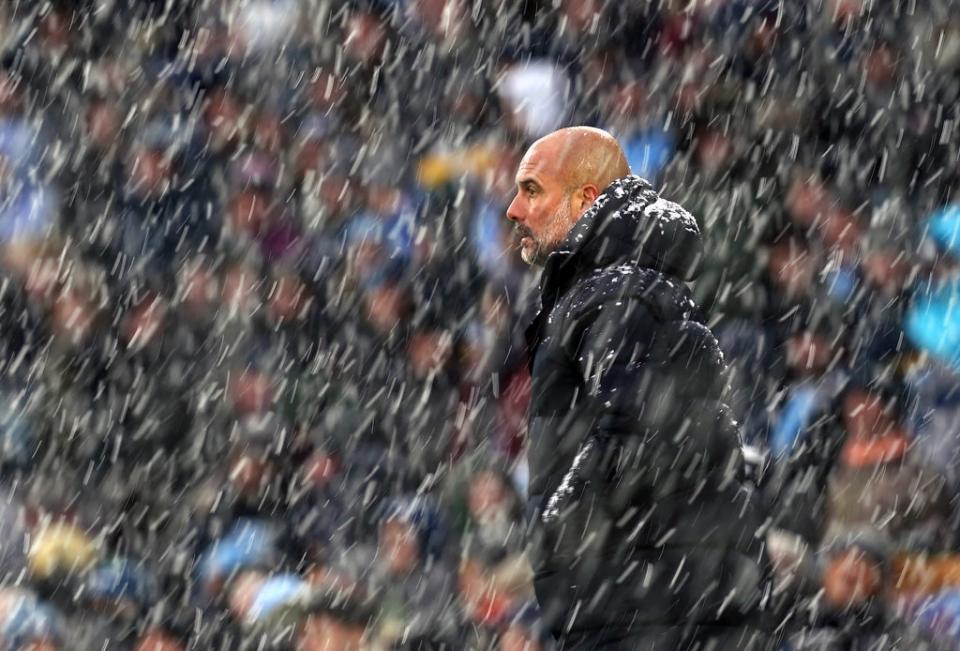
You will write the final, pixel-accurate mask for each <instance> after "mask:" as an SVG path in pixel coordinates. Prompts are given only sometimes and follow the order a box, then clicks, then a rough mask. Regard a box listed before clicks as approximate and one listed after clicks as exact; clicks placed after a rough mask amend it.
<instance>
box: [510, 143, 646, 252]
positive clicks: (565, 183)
mask: <svg viewBox="0 0 960 651" xmlns="http://www.w3.org/2000/svg"><path fill="white" fill-rule="evenodd" d="M629 173H630V167H629V165H628V164H627V159H626V157H625V156H624V154H623V150H622V149H621V148H620V145H619V144H618V143H617V141H616V140H615V139H614V138H613V136H611V135H610V134H609V133H607V132H606V131H602V130H600V129H594V128H592V127H569V128H567V129H560V130H559V131H554V132H553V133H551V134H549V135H546V136H544V137H543V138H541V139H540V140H538V141H536V142H535V143H533V145H531V146H530V149H528V150H527V153H526V154H525V155H524V156H523V159H522V160H521V161H520V166H519V169H518V170H517V177H516V184H517V194H516V196H515V197H514V198H513V201H512V202H511V203H510V206H509V207H508V208H507V218H508V219H510V220H511V221H513V222H514V231H515V233H516V237H517V239H519V240H520V241H519V244H520V247H521V256H522V257H523V260H524V262H526V263H527V264H531V265H543V263H544V262H545V261H546V259H547V256H548V255H550V253H551V252H553V251H554V250H556V248H557V247H558V246H559V245H560V244H561V242H563V240H564V238H565V237H566V236H567V233H568V232H569V231H570V229H571V228H572V227H573V225H574V224H575V223H576V221H577V220H578V219H580V217H581V216H582V215H583V213H584V212H586V210H587V209H588V208H589V207H590V206H591V205H592V204H593V202H594V201H595V200H596V198H597V197H598V196H599V195H600V193H601V192H603V190H604V188H606V187H607V186H608V185H610V183H612V182H613V181H615V180H617V179H619V178H621V177H623V176H626V175H628V174H629Z"/></svg>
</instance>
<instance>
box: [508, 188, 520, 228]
mask: <svg viewBox="0 0 960 651" xmlns="http://www.w3.org/2000/svg"><path fill="white" fill-rule="evenodd" d="M519 199H520V195H519V194H517V195H515V196H514V197H513V201H511V202H510V205H509V206H507V219H509V220H510V221H512V222H518V221H520V220H521V219H522V218H523V213H522V212H521V211H520V206H519V205H518V204H519V203H520V202H519Z"/></svg>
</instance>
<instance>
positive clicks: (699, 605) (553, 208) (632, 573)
mask: <svg viewBox="0 0 960 651" xmlns="http://www.w3.org/2000/svg"><path fill="white" fill-rule="evenodd" d="M516 185H517V194H516V197H515V198H514V199H513V201H512V202H511V204H510V206H509V208H508V209H507V217H508V218H509V219H510V220H511V221H512V222H513V223H514V228H515V232H516V235H517V237H518V239H519V246H520V251H521V255H522V257H523V259H524V260H525V261H526V262H527V263H528V264H531V265H537V266H542V267H543V273H542V276H541V280H540V299H541V308H540V311H539V313H538V314H537V316H536V318H535V319H534V321H533V323H532V324H531V325H530V326H529V327H528V328H527V332H526V337H527V347H528V353H529V364H530V372H531V375H532V378H533V388H532V397H531V404H530V415H529V446H528V462H529V467H530V495H529V502H528V525H529V528H528V534H529V550H530V554H531V561H532V564H533V569H534V576H535V580H534V585H535V588H536V593H537V598H538V601H539V603H540V607H541V610H542V612H543V617H544V623H545V625H546V626H547V627H548V628H549V630H550V631H552V633H553V635H554V637H555V638H556V639H557V641H558V643H559V648H560V649H630V650H634V649H670V650H671V651H672V650H674V649H688V648H699V649H708V648H714V649H738V650H741V651H742V650H750V649H772V648H775V646H774V643H773V640H772V639H771V638H770V636H769V634H768V632H767V631H768V629H769V626H768V621H769V618H768V616H767V615H766V614H765V604H766V601H767V597H768V595H767V594H766V592H767V585H768V581H767V576H768V571H767V561H766V556H765V552H764V548H763V545H762V540H763V537H762V535H760V529H761V526H762V523H763V516H762V513H761V509H760V507H759V499H758V497H757V496H756V495H755V491H754V489H753V487H752V485H751V483H750V482H749V481H748V478H747V473H746V468H745V463H744V458H743V453H742V447H741V442H740V436H739V432H738V429H737V425H736V423H735V422H734V421H733V419H732V418H731V416H730V413H729V409H728V408H727V407H726V405H725V404H724V403H723V396H722V391H723V387H724V380H723V371H724V361H723V356H722V354H721V352H720V349H719V346H718V345H717V341H716V339H715V338H714V336H713V334H712V333H711V332H710V330H709V329H708V327H707V326H706V324H705V322H704V319H703V317H702V315H701V314H700V312H699V310H698V308H697V306H696V305H695V304H694V302H693V300H692V298H691V293H690V290H689V288H688V287H687V285H686V281H689V280H692V279H694V278H695V277H696V275H697V273H698V270H699V267H700V262H701V259H702V252H703V244H702V241H701V238H700V231H699V228H698V226H697V223H696V221H695V220H694V218H693V217H692V216H691V215H690V214H689V213H688V212H687V211H686V210H684V209H683V208H682V207H680V206H678V205H677V204H675V203H673V202H670V201H667V200H665V199H662V198H660V197H659V196H658V194H657V192H656V191H655V190H654V188H653V187H651V185H650V184H649V183H648V182H647V181H645V180H644V179H641V178H639V177H637V176H631V175H630V169H629V166H628V165H627V162H626V158H625V157H624V154H623V151H622V150H621V148H620V146H619V144H618V143H617V142H616V140H615V139H614V138H613V137H611V136H610V134H608V133H606V132H604V131H601V130H599V129H592V128H587V127H574V128H569V129H562V130H560V131H557V132H555V133H552V134H550V135H548V136H546V137H544V138H542V139H541V140H538V141H537V142H535V143H534V144H533V145H532V146H531V147H530V149H529V150H528V151H527V153H526V155H525V156H524V157H523V159H522V160H521V162H520V166H519V169H518V171H517V176H516ZM696 645H699V646H696Z"/></svg>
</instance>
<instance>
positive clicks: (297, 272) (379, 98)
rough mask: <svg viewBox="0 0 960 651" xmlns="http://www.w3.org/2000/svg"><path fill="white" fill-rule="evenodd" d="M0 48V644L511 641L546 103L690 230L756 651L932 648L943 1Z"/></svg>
mask: <svg viewBox="0 0 960 651" xmlns="http://www.w3.org/2000/svg"><path fill="white" fill-rule="evenodd" d="M0 48H2V49H0V53H2V60H0V274H2V282H0V329H2V336H0V345H2V347H3V354H2V356H0V492H2V495H3V500H2V501H0V531H2V532H3V535H2V543H0V577H2V578H0V585H2V588H0V648H3V649H33V650H34V651H39V650H40V649H43V650H50V649H64V650H67V649H69V650H79V651H85V650H87V649H129V650H135V651H172V650H176V649H223V650H226V649H244V648H258V649H260V648H276V649H298V650H302V651H314V650H321V649H329V650H334V649H338V650H350V649H356V650H359V649H376V650H381V649H397V650H399V649H411V650H413V649H442V648H447V649H468V648H469V649H493V650H499V651H520V650H523V649H526V650H527V651H537V650H547V649H551V648H552V646H551V642H550V641H549V640H548V639H546V638H545V636H544V635H543V633H542V631H541V630H540V627H539V624H538V614H537V607H536V603H535V600H534V598H533V596H532V590H531V587H530V573H529V568H528V566H527V564H526V562H525V559H524V554H523V546H524V545H523V543H524V523H523V503H524V497H525V491H526V473H525V464H524V460H523V456H524V455H523V452H524V431H525V416H526V413H525V408H526V401H527V398H528V393H529V375H528V372H527V368H526V359H525V356H524V349H523V337H522V331H523V327H524V326H525V325H526V323H527V321H528V320H529V318H530V316H531V315H532V313H533V311H534V310H535V308H536V304H535V303H536V300H537V294H536V289H537V278H536V270H530V269H527V268H526V266H525V265H524V264H523V263H522V262H521V261H520V259H519V254H518V253H517V251H516V246H515V245H514V243H513V233H512V231H511V229H510V227H509V225H508V223H507V220H506V219H505V217H504V212H505V208H506V206H507V204H508V203H509V201H510V199H511V198H512V195H513V192H514V173H515V171H516V165H517V163H518V161H519V157H520V155H521V154H522V153H523V151H524V150H525V148H526V147H527V146H528V145H529V144H530V143H531V142H532V141H533V140H535V139H536V138H538V137H539V136H541V135H544V134H545V133H547V132H549V131H551V130H553V129H555V128H557V127H560V126H565V125H569V124H589V125H594V126H598V127H601V128H604V129H607V130H608V131H610V132H611V133H613V134H614V135H615V136H616V137H617V138H618V139H619V140H620V141H621V143H622V144H623V146H624V149H625V151H626V153H627V155H628V158H629V162H630V164H631V167H632V169H633V171H634V173H636V174H639V175H641V176H644V177H645V178H647V179H649V180H650V181H651V182H652V183H654V185H655V186H656V187H658V188H659V189H660V190H661V194H662V195H664V196H665V197H667V198H669V199H671V200H673V201H676V202H678V203H680V204H682V205H683V206H684V207H686V208H688V209H689V210H690V212H692V213H693V214H694V215H695V216H696V217H697V219H698V220H699V221H700V225H701V228H702V230H703V231H704V233H705V237H706V239H707V258H708V259H707V265H706V268H707V271H706V273H705V274H704V275H703V276H702V277H701V278H700V279H698V280H697V281H696V283H695V284H694V290H695V294H696V296H697V299H698V301H699V302H700V304H701V305H702V306H703V307H704V309H705V310H706V312H707V313H708V314H709V315H710V317H711V319H710V324H711V326H712V327H713V329H714V331H715V332H716V333H717V335H718V338H719V340H720V342H721V346H722V347H723V349H724V352H725V355H726V357H727V362H728V364H729V366H730V377H729V384H730V400H731V404H733V405H734V407H735V409H736V410H737V413H738V416H739V419H740V422H741V424H742V427H743V434H744V439H745V443H746V444H748V445H750V446H751V447H752V448H753V449H755V450H757V452H758V455H760V456H761V457H762V458H764V459H766V462H765V463H764V464H763V471H762V473H761V474H760V476H759V477H758V478H757V481H758V482H759V483H760V484H761V485H762V487H763V490H764V494H765V495H766V496H767V499H768V501H769V505H770V512H771V519H770V522H769V528H768V529H766V530H765V531H764V532H760V533H759V534H758V535H766V536H767V540H768V545H769V549H770V554H771V557H772V559H773V561H774V569H775V575H776V576H775V578H776V587H775V590H774V591H773V595H772V599H771V601H772V602H773V605H772V606H771V607H774V608H777V609H780V611H782V617H783V626H782V627H781V631H782V632H783V633H784V637H785V645H786V646H785V648H789V649H794V650H797V651H799V650H800V649H834V648H835V649H860V648H863V649H866V648H883V647H882V644H883V643H884V642H885V641H886V643H888V644H890V645H892V646H891V647H890V648H902V647H903V646H906V645H907V644H908V642H907V640H911V642H909V644H910V645H915V644H917V643H918V640H921V639H927V640H928V642H929V643H930V644H943V645H944V648H951V645H954V646H956V645H960V633H958V629H960V561H956V560H955V557H954V554H956V553H960V535H958V534H960V529H958V526H960V506H958V497H960V493H958V491H960V383H958V378H960V313H958V312H957V310H960V305H958V301H957V298H960V296H958V294H960V192H958V189H960V186H958V183H960V164H958V156H960V152H958V145H960V136H958V134H957V130H958V128H960V126H958V117H960V116H958V110H960V19H958V12H957V5H956V3H955V2H952V1H950V0H912V1H899V0H897V1H893V0H890V1H888V2H880V1H879V0H878V1H874V0H797V1H796V2H782V3H781V2H776V1H773V0H690V1H687V2H682V1H679V0H677V1H675V0H637V1H635V2H614V1H609V2H604V1H603V0H540V1H535V0H527V1H526V2H508V1H505V0H494V1H493V2H481V1H480V0H472V1H471V0H303V1H297V0H229V1H214V0H189V1H188V0H184V1H182V2H163V1H161V0H153V1H151V0H76V1H70V0H55V1H51V2H39V1H37V2H15V3H3V4H0ZM957 558H960V557H957ZM878 645H881V646H878Z"/></svg>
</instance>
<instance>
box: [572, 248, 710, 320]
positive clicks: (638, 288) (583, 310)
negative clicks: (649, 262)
mask: <svg viewBox="0 0 960 651" xmlns="http://www.w3.org/2000/svg"><path fill="white" fill-rule="evenodd" d="M637 303H640V304H643V305H644V306H646V307H647V308H649V309H650V310H651V311H652V312H653V313H654V314H655V315H657V316H658V317H660V318H662V319H663V320H667V321H670V320H677V319H680V320H685V319H690V318H693V317H694V315H695V314H696V313H697V306H696V304H695V303H694V301H693V298H692V295H691V292H690V289H689V287H687V284H686V283H684V282H683V281H682V280H679V279H677V278H675V277H672V276H669V275H666V274H663V273H660V272H659V271H657V270H655V269H650V268H649V267H642V266H640V265H638V264H635V263H631V262H624V263H620V264H616V265H610V266H607V267H600V268H596V269H591V270H590V271H588V272H587V273H584V274H583V275H581V276H580V277H579V278H578V279H577V281H576V282H575V283H574V284H573V285H572V287H571V288H570V291H569V292H567V294H566V296H565V297H564V301H563V307H564V311H565V312H566V314H567V315H568V316H571V317H575V318H576V317H579V316H583V315H584V314H587V313H590V312H593V311H595V310H597V309H605V308H606V307H607V306H608V305H609V306H611V307H625V306H627V305H629V304H637Z"/></svg>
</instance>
